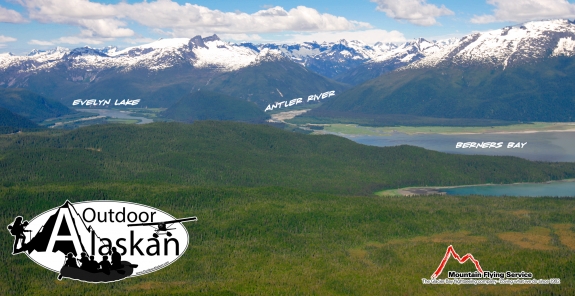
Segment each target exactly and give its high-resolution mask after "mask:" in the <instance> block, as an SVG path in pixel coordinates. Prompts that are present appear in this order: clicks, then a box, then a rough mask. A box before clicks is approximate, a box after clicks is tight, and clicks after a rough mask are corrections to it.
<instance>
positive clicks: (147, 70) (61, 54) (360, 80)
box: [0, 20, 575, 121]
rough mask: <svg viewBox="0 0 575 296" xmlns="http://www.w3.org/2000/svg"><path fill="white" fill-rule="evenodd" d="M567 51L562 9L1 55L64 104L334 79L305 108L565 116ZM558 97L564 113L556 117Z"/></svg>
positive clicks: (310, 90) (285, 94)
mask: <svg viewBox="0 0 575 296" xmlns="http://www.w3.org/2000/svg"><path fill="white" fill-rule="evenodd" d="M573 55H575V24H573V22H571V21H569V20H547V21H536V22H529V23H525V24H520V25H517V26H510V27H505V28H502V29H498V30H492V31H488V32H481V33H473V34H470V35H467V36H464V37H462V38H460V39H455V38H454V39H447V40H440V41H428V40H425V39H416V40H413V41H409V42H405V43H403V44H391V43H376V44H375V45H373V46H370V45H367V44H365V43H363V42H361V41H347V40H340V41H338V42H331V43H328V42H323V43H318V42H303V43H297V44H253V43H241V44H234V43H229V42H225V41H222V40H220V39H219V38H218V36H216V35H213V36H209V37H204V38H203V37H201V36H196V37H193V38H191V39H187V38H174V39H161V40H158V41H155V42H152V43H149V44H144V45H139V46H134V47H129V48H126V49H122V50H119V49H118V48H116V47H106V48H100V49H96V48H90V47H82V48H76V49H72V50H70V49H65V48H60V47H59V48H56V49H53V50H49V51H40V50H34V51H32V52H30V53H29V54H28V55H26V56H15V55H12V54H10V53H6V54H1V55H0V87H5V88H14V87H21V88H26V89H29V90H32V91H34V92H36V93H39V94H41V95H43V96H46V97H49V98H54V99H57V100H60V101H61V102H62V103H64V104H65V105H68V104H70V103H71V102H72V101H73V100H75V99H118V100H122V99H141V102H142V103H141V105H142V107H143V106H149V107H169V106H171V105H173V104H174V103H175V102H177V100H179V99H180V98H181V97H183V96H185V95H186V94H188V93H190V92H192V91H197V90H200V89H207V90H211V91H217V92H221V93H224V94H227V95H231V96H234V97H237V98H241V99H244V100H248V101H251V102H254V103H256V104H257V105H258V106H259V107H260V108H262V109H263V108H265V107H266V106H267V105H268V104H273V103H274V102H280V101H285V100H290V99H294V98H298V97H307V96H309V95H313V94H317V93H322V92H325V91H331V90H335V91H336V94H337V96H336V97H335V98H333V99H330V100H329V101H326V104H324V106H322V107H320V108H318V109H316V110H317V111H314V112H317V114H320V113H322V112H323V113H322V114H328V113H329V112H340V113H341V112H352V113H356V114H376V113H377V114H379V113H389V114H411V115H417V116H431V117H448V118H454V117H472V118H490V119H503V120H517V118H523V119H524V120H569V121H570V120H571V119H570V118H571V117H570V116H569V115H568V113H569V112H571V111H570V110H571V109H570V108H571V106H572V104H571V103H570V102H571V101H569V100H571V99H570V98H571V97H570V96H571V94H572V93H573V91H572V90H571V88H570V86H569V81H570V80H569V77H572V76H571V74H570V72H569V71H570V70H569V69H570V66H569V65H571V62H570V61H571V59H572V56H573ZM527 73H530V74H529V75H531V76H529V75H527ZM533 75H534V76H533ZM349 88H351V89H350V90H348V91H346V92H345V93H343V94H342V95H339V94H340V93H342V92H343V91H344V90H346V89H349ZM425 97H427V98H425ZM546 98H550V99H546ZM532 102H535V103H533V104H532ZM570 104H571V105H570ZM558 107H560V108H562V110H564V112H559V113H561V114H563V115H560V116H559V117H556V116H554V115H553V114H554V108H558ZM541 108H542V109H543V111H541V112H539V111H537V110H535V109H541ZM468 109H469V110H471V111H469V110H468ZM462 110H463V111H465V110H467V111H466V112H463V113H462V112H461V111H462ZM535 111H537V112H539V113H540V114H534V113H533V112H535ZM509 112H514V114H515V115H514V118H511V117H509ZM537 112H536V113H537ZM550 114H551V115H550ZM569 114H570V113H569Z"/></svg>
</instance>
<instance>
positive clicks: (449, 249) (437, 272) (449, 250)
mask: <svg viewBox="0 0 575 296" xmlns="http://www.w3.org/2000/svg"><path fill="white" fill-rule="evenodd" d="M449 256H453V258H455V259H457V261H459V263H460V264H463V263H465V262H466V261H467V260H471V261H472V262H473V264H475V268H476V269H477V271H478V272H480V273H483V269H482V268H481V266H480V265H479V261H477V260H475V258H473V255H471V254H469V253H467V254H466V255H465V256H463V257H459V255H458V254H457V253H456V252H455V250H454V249H453V246H452V245H449V247H447V251H446V252H445V256H443V260H441V263H440V264H439V267H437V270H435V272H434V273H433V274H432V275H431V278H432V279H435V278H437V277H438V276H439V275H440V274H441V272H442V271H443V268H444V267H445V264H447V260H448V259H449Z"/></svg>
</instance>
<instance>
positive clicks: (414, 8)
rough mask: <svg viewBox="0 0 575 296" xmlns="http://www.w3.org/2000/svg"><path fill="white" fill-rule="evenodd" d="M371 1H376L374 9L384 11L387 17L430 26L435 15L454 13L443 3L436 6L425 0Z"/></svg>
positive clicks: (434, 20)
mask: <svg viewBox="0 0 575 296" xmlns="http://www.w3.org/2000/svg"><path fill="white" fill-rule="evenodd" d="M371 2H375V3H377V8H376V9H377V10H379V11H383V12H385V14H386V15H387V16H388V17H391V18H393V19H396V20H405V21H408V22H410V23H412V24H415V25H419V26H432V25H435V24H437V20H436V18H437V17H440V16H444V15H454V14H455V13H454V12H453V11H451V10H449V9H448V8H447V7H445V6H444V5H441V6H440V7H437V6H436V5H433V4H428V3H427V0H402V1H397V0H371Z"/></svg>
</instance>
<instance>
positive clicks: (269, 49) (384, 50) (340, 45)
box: [0, 35, 444, 83]
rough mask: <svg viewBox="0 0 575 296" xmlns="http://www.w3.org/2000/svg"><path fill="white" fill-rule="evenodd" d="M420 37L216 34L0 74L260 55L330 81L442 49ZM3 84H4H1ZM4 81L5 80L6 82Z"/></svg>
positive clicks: (29, 59) (23, 61)
mask: <svg viewBox="0 0 575 296" xmlns="http://www.w3.org/2000/svg"><path fill="white" fill-rule="evenodd" d="M442 44H443V43H440V42H428V41H426V40H424V39H418V40H415V41H413V42H407V43H404V44H400V45H396V44H390V43H386V44H384V43H377V44H376V45H374V46H369V45H366V44H364V43H363V42H361V41H357V40H353V41H347V40H340V41H338V42H330V43H327V42H324V43H321V44H320V43H317V42H304V43H299V44H290V45H288V44H252V43H241V44H235V43H229V42H225V41H222V40H220V39H219V38H218V36H216V35H213V36H209V37H205V38H202V37H201V36H196V37H194V38H191V39H187V38H172V39H160V40H158V41H155V42H152V43H148V44H143V45H138V46H133V47H129V48H125V49H123V50H119V49H118V48H116V47H111V46H109V47H106V48H101V49H98V48H91V47H88V46H86V47H80V48H75V49H71V50H70V49H67V48H62V47H58V48H56V49H53V50H49V51H41V50H33V51H31V52H30V53H29V54H28V55H26V56H16V55H12V54H2V55H0V71H4V72H13V74H17V76H22V75H23V76H28V75H29V74H33V73H37V72H38V71H43V70H46V71H47V70H49V69H50V68H53V67H55V66H56V65H57V64H63V65H65V67H66V68H67V69H68V70H85V71H102V70H107V69H114V70H117V71H121V72H127V71H132V70H136V69H145V70H150V71H158V70H163V69H168V68H172V67H174V66H177V65H190V66H193V67H194V68H199V69H201V68H209V69H213V70H217V71H220V72H229V71H235V70H238V69H241V68H244V67H247V66H249V65H251V64H253V63H257V62H258V61H259V60H261V55H262V53H265V54H269V53H273V54H274V55H283V56H285V57H287V58H289V59H291V60H292V61H294V62H296V63H299V64H301V65H303V66H304V67H306V68H308V69H310V70H312V71H314V72H316V73H319V74H322V75H324V76H327V77H332V78H333V77H336V76H337V75H340V74H342V73H345V72H346V71H348V70H350V69H353V68H355V67H357V66H360V65H362V64H365V63H376V64H377V63H386V62H387V63H389V64H397V65H398V66H403V65H405V63H411V62H414V61H417V60H419V59H421V58H423V57H425V56H426V55H427V54H428V53H431V52H435V49H437V48H440V47H442V46H444V45H442ZM0 83H1V82H0ZM4 83H6V82H4Z"/></svg>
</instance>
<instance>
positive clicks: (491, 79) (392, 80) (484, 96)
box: [307, 57, 575, 121]
mask: <svg viewBox="0 0 575 296" xmlns="http://www.w3.org/2000/svg"><path fill="white" fill-rule="evenodd" d="M574 77H575V59H574V58H566V57H558V58H549V59H546V60H543V61H541V62H540V63H537V64H526V65H521V66H515V67H512V68H507V69H505V70H501V69H498V70H495V69H492V68H489V67H484V66H475V67H469V68H465V69H461V68H454V67H449V68H443V67H442V68H431V69H411V70H405V71H400V72H394V73H389V74H386V75H383V76H381V77H379V78H376V79H374V80H372V81H369V82H367V83H365V84H362V85H360V86H358V87H355V88H353V89H351V90H349V91H347V92H345V93H343V94H341V95H340V96H338V97H336V98H334V99H333V100H330V101H326V102H325V103H324V104H323V105H322V106H321V107H320V108H318V109H315V110H312V111H311V112H310V113H309V114H307V115H308V116H312V115H316V116H317V115H319V114H322V113H323V114H325V113H328V112H329V111H339V112H344V111H345V112H350V113H358V114H362V113H365V114H409V115H418V116H428V117H443V118H482V119H500V120H510V121H573V120H575V78H574Z"/></svg>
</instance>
